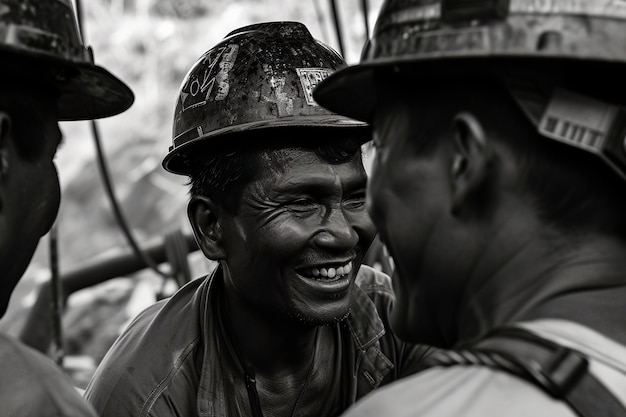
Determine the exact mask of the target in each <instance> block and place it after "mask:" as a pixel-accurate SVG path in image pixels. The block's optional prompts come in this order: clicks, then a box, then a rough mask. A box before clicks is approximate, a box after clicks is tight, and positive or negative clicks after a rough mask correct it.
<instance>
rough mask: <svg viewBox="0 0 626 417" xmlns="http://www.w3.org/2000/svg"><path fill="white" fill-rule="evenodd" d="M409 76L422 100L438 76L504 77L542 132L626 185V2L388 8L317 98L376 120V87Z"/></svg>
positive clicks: (554, 0) (451, 2)
mask: <svg viewBox="0 0 626 417" xmlns="http://www.w3.org/2000/svg"><path fill="white" fill-rule="evenodd" d="M404 69H408V70H410V71H411V73H412V74H414V78H413V79H415V82H416V83H417V86H416V88H417V89H416V90H415V91H416V94H417V93H418V92H419V85H418V84H419V83H420V82H421V83H426V82H433V81H432V80H431V81H426V80H427V79H428V78H429V77H432V78H438V79H439V80H441V81H442V82H445V80H446V79H452V78H454V77H465V78H466V79H467V77H470V78H471V77H478V76H487V77H493V76H496V77H499V78H500V80H501V81H503V82H504V84H505V86H506V87H507V88H508V89H509V91H510V92H511V93H512V96H513V98H514V99H515V100H516V101H517V102H518V104H519V105H520V107H521V109H522V110H523V111H524V113H525V115H526V116H527V117H528V118H529V120H530V121H531V122H532V123H533V124H534V126H535V127H536V128H537V130H538V132H539V133H540V134H542V135H543V136H545V137H548V138H551V139H554V140H557V141H560V142H563V143H566V144H568V145H571V146H574V147H577V148H580V149H583V150H585V151H589V152H592V153H595V154H597V155H599V156H600V157H601V158H603V159H604V161H605V162H606V163H608V164H609V165H610V166H611V167H612V168H614V169H615V170H616V171H617V172H618V173H619V174H620V175H621V176H622V177H624V178H625V179H626V150H625V143H624V137H625V133H626V132H625V131H624V127H625V126H626V119H625V118H624V114H623V113H624V112H623V110H622V109H620V108H619V107H618V106H619V105H621V106H623V105H625V104H626V99H625V98H626V85H625V84H624V83H623V74H624V71H626V1H624V0H584V1H583V0H386V1H385V3H384V4H383V6H382V8H381V11H380V15H379V17H378V21H377V22H376V26H375V29H374V33H373V36H372V39H371V40H370V41H369V42H368V43H367V45H366V46H365V48H364V50H363V54H362V57H361V62H360V64H359V65H354V66H351V67H348V68H346V69H343V70H340V71H338V72H336V73H334V74H333V75H331V76H330V77H328V78H327V79H326V80H324V81H323V82H322V83H320V85H319V86H318V88H317V89H316V90H315V92H314V97H315V100H316V101H317V102H318V103H320V105H322V106H324V107H326V108H328V109H329V110H331V111H335V112H337V113H340V114H344V115H346V116H349V117H353V118H355V119H357V120H363V121H369V120H370V118H371V117H372V113H373V110H374V106H375V104H376V102H377V97H376V94H377V92H376V91H377V90H376V88H375V86H376V83H377V79H378V80H380V79H381V77H394V73H399V72H404ZM543 73H545V74H546V78H545V80H543V79H541V77H537V74H543ZM544 81H545V82H544ZM555 83H558V86H559V87H563V88H559V89H555V86H556V84H555ZM533 84H534V85H533ZM572 90H573V91H576V93H574V92H573V91H572ZM580 93H582V94H580ZM587 94H588V95H589V96H587ZM592 97H593V98H592ZM608 103H614V104H617V106H616V105H613V104H608Z"/></svg>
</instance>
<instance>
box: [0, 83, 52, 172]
mask: <svg viewBox="0 0 626 417" xmlns="http://www.w3.org/2000/svg"><path fill="white" fill-rule="evenodd" d="M55 102H56V94H55V93H54V92H52V91H51V90H50V91H48V90H45V89H39V90H37V91H35V90H32V89H29V88H17V87H16V86H15V85H12V86H7V85H5V84H0V111H4V112H6V113H8V114H9V115H10V116H11V129H12V131H13V133H14V134H13V136H14V138H15V139H16V140H15V147H16V149H17V151H18V152H19V153H20V155H21V156H22V157H24V158H25V159H27V160H31V161H32V160H33V159H36V158H37V157H38V156H40V155H41V152H43V149H45V146H44V141H45V140H46V138H45V137H44V136H43V135H42V129H43V124H44V118H45V117H44V115H45V114H46V113H47V112H49V111H50V110H51V106H54V105H55Z"/></svg>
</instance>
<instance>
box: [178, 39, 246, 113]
mask: <svg viewBox="0 0 626 417" xmlns="http://www.w3.org/2000/svg"><path fill="white" fill-rule="evenodd" d="M216 52H217V56H215V57H214V58H211V57H210V56H207V57H206V58H205V59H208V60H210V61H211V63H210V64H209V66H208V67H207V68H206V69H205V70H204V72H202V73H200V74H195V75H194V76H192V77H190V78H189V79H188V80H187V82H186V83H185V85H184V87H183V88H182V90H181V92H180V101H181V104H182V106H181V108H182V111H183V112H184V111H186V110H189V109H193V108H196V107H200V106H204V105H205V104H206V103H207V102H209V101H220V100H224V99H225V98H226V97H227V96H228V92H229V90H230V84H229V82H228V75H229V73H230V71H231V70H232V69H233V66H234V65H235V61H236V59H237V53H238V52H239V45H237V44H230V45H226V46H224V47H223V48H219V49H218V50H217V51H216ZM213 92H215V94H213V95H212V93H213Z"/></svg>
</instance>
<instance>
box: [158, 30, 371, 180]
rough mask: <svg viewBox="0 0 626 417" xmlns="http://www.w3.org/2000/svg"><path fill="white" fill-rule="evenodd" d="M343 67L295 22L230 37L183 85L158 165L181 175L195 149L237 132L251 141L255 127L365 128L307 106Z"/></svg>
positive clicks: (313, 105)
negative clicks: (169, 140) (169, 139)
mask: <svg viewBox="0 0 626 417" xmlns="http://www.w3.org/2000/svg"><path fill="white" fill-rule="evenodd" d="M343 66H345V63H344V60H343V59H342V58H341V56H339V55H338V54H337V52H335V51H334V50H332V49H331V48H330V47H328V46H326V45H324V44H323V43H321V42H319V41H317V40H315V39H314V38H313V37H312V36H311V34H310V33H309V31H308V30H307V28H306V27H305V26H304V25H302V24H301V23H297V22H269V23H260V24H255V25H251V26H246V27H243V28H240V29H237V30H235V31H233V32H231V33H230V34H229V35H228V36H226V38H224V39H223V40H222V41H221V42H220V43H219V44H217V45H216V46H215V47H213V48H211V49H210V50H208V51H207V52H206V53H205V54H204V55H202V57H200V59H199V60H198V61H197V62H196V63H195V64H194V65H193V67H192V68H191V70H190V71H189V72H188V74H187V76H186V77H185V79H184V80H183V82H182V85H181V89H180V94H179V97H178V100H177V102H176V109H175V112H174V125H173V135H172V136H173V139H172V146H171V147H170V152H169V154H168V155H167V156H166V157H165V159H164V160H163V167H164V168H165V169H166V170H168V171H170V172H173V173H176V174H187V173H188V172H189V162H188V155H190V152H193V151H194V149H197V146H198V145H199V144H206V143H209V142H215V141H217V140H218V139H219V140H221V139H224V138H227V139H228V138H233V137H234V135H238V136H239V137H241V136H242V134H245V136H246V138H251V139H253V138H254V135H253V133H255V132H258V131H259V130H261V129H280V128H299V127H305V128H324V129H329V128H330V129H353V130H354V129H359V130H364V129H365V128H366V127H367V125H366V124H365V123H362V122H357V121H355V120H353V119H350V118H347V117H345V116H340V115H337V114H334V113H331V112H329V111H328V110H326V109H324V108H323V107H320V106H319V105H318V104H317V103H316V102H315V101H314V100H313V95H312V91H313V89H314V88H315V87H316V86H317V84H318V83H319V82H320V81H321V80H323V79H324V78H326V77H327V76H328V75H330V74H331V73H332V72H334V71H335V70H337V69H338V68H340V67H343ZM347 132H348V131H346V133H347ZM364 137H365V135H364ZM203 149H205V148H203Z"/></svg>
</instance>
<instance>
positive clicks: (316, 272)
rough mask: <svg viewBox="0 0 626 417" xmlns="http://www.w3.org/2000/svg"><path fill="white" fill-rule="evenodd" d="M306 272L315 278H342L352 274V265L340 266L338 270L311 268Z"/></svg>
mask: <svg viewBox="0 0 626 417" xmlns="http://www.w3.org/2000/svg"><path fill="white" fill-rule="evenodd" d="M308 272H309V273H310V274H311V275H312V276H313V277H315V278H318V277H327V278H335V277H343V276H344V275H348V274H349V273H350V272H352V264H351V263H347V264H345V265H344V266H340V267H338V268H311V269H310V270H309V271H308Z"/></svg>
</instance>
